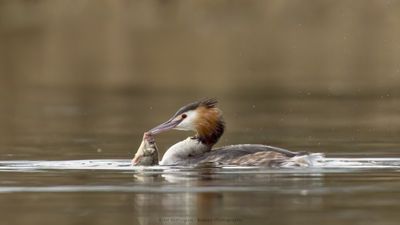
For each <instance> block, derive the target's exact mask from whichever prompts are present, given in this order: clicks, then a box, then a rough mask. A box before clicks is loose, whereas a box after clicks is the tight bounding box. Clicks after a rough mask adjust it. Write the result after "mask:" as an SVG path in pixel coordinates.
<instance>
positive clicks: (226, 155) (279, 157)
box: [181, 144, 308, 167]
mask: <svg viewBox="0 0 400 225" xmlns="http://www.w3.org/2000/svg"><path fill="white" fill-rule="evenodd" d="M307 154H308V153H305V152H292V151H289V150H286V149H282V148H277V147H273V146H268V145H257V144H242V145H230V146H224V147H220V148H216V149H213V150H211V151H209V152H206V153H204V154H203V155H201V156H197V157H189V158H187V159H186V160H184V161H182V162H181V163H182V164H186V165H198V164H202V163H210V162H214V163H218V164H222V165H242V166H243V165H244V166H272V167H273V166H280V165H281V164H282V163H284V162H286V161H287V160H288V159H290V158H293V157H295V156H302V155H307Z"/></svg>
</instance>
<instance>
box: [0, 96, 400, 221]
mask: <svg viewBox="0 0 400 225" xmlns="http://www.w3.org/2000/svg"><path fill="white" fill-rule="evenodd" d="M80 91H81V92H80ZM160 96H161V97H160ZM182 96H184V95H181V94H180V93H177V94H176V95H175V94H170V95H164V96H162V95H158V93H154V95H152V94H146V95H143V94H140V93H131V92H129V91H110V90H97V89H94V90H90V91H87V90H80V89H78V91H75V92H72V91H71V90H66V91H63V90H57V91H54V90H51V89H31V90H29V89H27V90H20V91H17V92H15V93H14V94H13V95H11V96H8V97H5V98H3V99H4V100H5V102H6V103H7V104H8V107H7V108H2V109H1V111H0V112H1V114H0V120H1V124H2V127H1V130H0V131H1V138H0V141H1V142H0V144H1V145H0V156H1V160H0V201H1V204H0V207H1V210H0V214H1V217H2V221H5V222H6V224H363V225H365V224H398V221H399V219H400V217H399V216H398V212H399V210H400V205H399V203H398V198H399V196H400V192H399V190H400V176H399V174H400V173H399V172H400V159H399V154H398V150H399V146H400V144H399V140H398V138H397V136H396V135H397V134H398V129H399V128H398V126H397V125H398V121H397V120H395V119H393V118H395V114H396V113H398V112H399V111H398V109H399V103H398V101H397V99H396V98H389V99H380V98H375V97H373V96H372V97H368V96H367V97H366V96H364V97H361V98H354V97H353V98H342V97H326V96H325V97H324V96H311V97H306V96H304V95H302V94H300V95H287V96H274V97H270V98H268V97H265V96H260V97H259V98H248V97H246V96H237V95H234V94H232V95H223V96H222V98H221V99H220V101H221V104H220V105H221V108H222V109H223V111H224V113H225V115H226V116H225V117H226V121H227V128H228V129H227V132H226V134H224V136H223V138H222V139H221V142H220V143H219V145H224V144H235V143H263V144H270V145H275V146H279V147H284V148H288V149H291V150H295V151H297V150H307V151H310V152H324V153H326V157H327V158H325V159H324V160H322V161H319V162H318V163H317V164H316V165H315V166H314V167H312V168H283V169H270V168H249V167H223V168H220V167H216V168H193V167H190V168H188V167H161V166H156V167H149V168H140V167H133V166H131V165H130V158H132V157H133V154H134V152H135V151H136V148H137V147H138V144H139V143H140V140H141V137H142V132H143V131H145V130H146V129H149V128H150V127H152V126H154V125H156V124H157V123H159V122H162V121H163V120H165V119H167V118H169V116H170V115H171V114H172V113H174V111H175V110H176V109H177V108H178V107H179V106H181V104H184V103H186V102H187V101H188V100H189V99H187V98H184V97H182ZM158 98H159V99H158ZM156 99H158V100H157V101H155V100H156ZM391 118H392V120H391ZM188 135H190V134H189V133H185V132H171V133H169V134H163V135H160V136H159V137H157V142H158V144H159V148H160V149H161V151H163V150H164V149H166V148H167V147H168V146H169V145H171V144H173V143H174V142H176V141H178V140H179V139H183V138H185V137H186V136H188Z"/></svg>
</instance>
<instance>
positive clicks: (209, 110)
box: [149, 99, 225, 144]
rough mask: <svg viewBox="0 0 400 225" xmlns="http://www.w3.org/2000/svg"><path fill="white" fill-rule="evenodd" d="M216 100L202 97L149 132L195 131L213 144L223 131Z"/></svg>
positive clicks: (208, 142)
mask: <svg viewBox="0 0 400 225" xmlns="http://www.w3.org/2000/svg"><path fill="white" fill-rule="evenodd" d="M216 104H217V100H215V99H203V100H200V101H197V102H193V103H190V104H187V105H185V106H183V107H182V108H180V109H179V110H178V111H177V112H176V113H175V114H174V115H173V116H172V118H171V119H169V120H168V121H167V122H165V123H162V124H160V125H158V126H157V127H155V128H153V129H151V130H150V131H149V132H150V133H151V134H153V135H155V134H159V133H162V132H164V131H167V130H171V129H175V130H187V131H190V130H191V131H195V132H196V133H197V138H198V139H199V140H200V141H202V142H203V143H205V144H215V143H216V142H217V141H218V139H219V137H221V135H222V134H223V132H224V129H225V124H224V120H223V118H222V112H221V110H219V109H218V108H217V107H216Z"/></svg>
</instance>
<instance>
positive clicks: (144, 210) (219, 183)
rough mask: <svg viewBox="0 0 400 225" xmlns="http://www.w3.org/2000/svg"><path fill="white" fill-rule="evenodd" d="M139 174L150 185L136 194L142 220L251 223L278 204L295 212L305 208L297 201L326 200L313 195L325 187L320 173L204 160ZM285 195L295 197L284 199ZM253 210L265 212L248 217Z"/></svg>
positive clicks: (139, 177)
mask: <svg viewBox="0 0 400 225" xmlns="http://www.w3.org/2000/svg"><path fill="white" fill-rule="evenodd" d="M134 176H135V181H139V182H141V183H142V184H143V185H146V187H149V192H147V193H136V194H134V198H133V201H134V206H135V207H134V211H135V214H136V215H141V217H138V218H135V219H136V220H138V222H139V224H199V223H200V224H201V223H204V224H207V223H208V224H210V223H211V222H213V223H217V224H218V223H223V224H251V223H257V222H262V221H263V220H264V219H265V216H266V212H268V211H269V210H272V208H273V207H279V208H284V209H287V210H288V211H292V210H295V211H296V210H301V209H299V208H298V206H299V204H297V203H302V205H304V204H310V205H314V206H315V205H319V206H322V205H323V201H321V197H320V196H315V195H314V196H311V198H309V196H310V193H313V192H316V191H317V192H318V191H320V190H321V187H323V184H324V175H322V174H319V173H304V172H302V171H299V172H298V173H296V172H293V171H286V172H282V170H280V171H277V170H268V171H266V170H262V169H260V170H257V169H251V170H249V171H247V172H246V171H245V170H242V171H241V173H236V172H232V171H229V170H227V169H225V168H219V167H215V166H213V165H202V166H201V167H196V168H179V169H178V168H177V169H171V168H169V169H166V170H164V171H163V172H161V173H153V174H152V173H147V172H144V173H138V174H135V175H134ZM282 195H284V196H291V197H290V198H285V199H286V200H282ZM244 199H246V201H243V200H244ZM249 213H250V214H255V215H259V216H260V217H259V218H253V219H251V221H249V217H248V215H249ZM270 213H271V212H270ZM254 219H255V220H254Z"/></svg>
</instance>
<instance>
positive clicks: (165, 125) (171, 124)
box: [148, 119, 182, 135]
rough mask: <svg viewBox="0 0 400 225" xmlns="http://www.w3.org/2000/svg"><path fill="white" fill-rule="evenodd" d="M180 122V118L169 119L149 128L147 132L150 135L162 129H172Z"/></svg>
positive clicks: (162, 130)
mask: <svg viewBox="0 0 400 225" xmlns="http://www.w3.org/2000/svg"><path fill="white" fill-rule="evenodd" d="M180 122H182V120H179V119H178V120H177V119H170V120H168V121H167V122H165V123H162V124H160V125H158V126H156V127H154V128H153V129H151V130H149V131H148V133H150V134H152V135H156V134H159V133H162V132H164V131H167V130H171V129H174V128H175V127H176V126H178V124H179V123H180Z"/></svg>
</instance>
